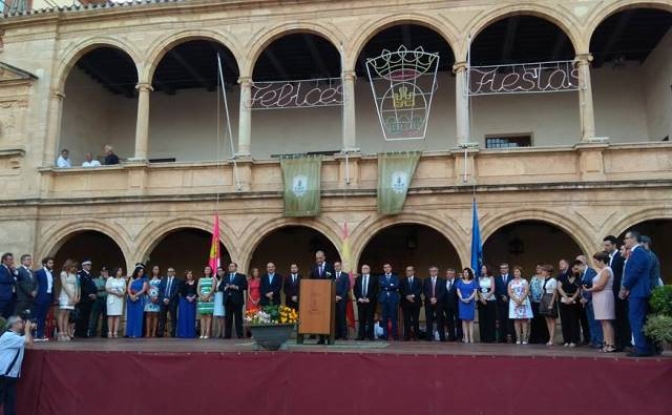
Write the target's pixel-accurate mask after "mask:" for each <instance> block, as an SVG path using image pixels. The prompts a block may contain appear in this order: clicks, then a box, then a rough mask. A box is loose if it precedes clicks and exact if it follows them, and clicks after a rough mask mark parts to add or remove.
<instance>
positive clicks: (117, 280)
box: [105, 267, 126, 339]
mask: <svg viewBox="0 0 672 415" xmlns="http://www.w3.org/2000/svg"><path fill="white" fill-rule="evenodd" d="M105 291H107V327H109V329H110V331H109V332H108V333H107V338H108V339H112V338H114V339H116V338H117V333H119V320H120V319H121V315H122V314H124V298H125V297H126V278H125V277H124V269H123V268H121V267H119V268H117V269H116V270H114V275H113V276H112V277H110V278H108V279H107V282H106V283H105Z"/></svg>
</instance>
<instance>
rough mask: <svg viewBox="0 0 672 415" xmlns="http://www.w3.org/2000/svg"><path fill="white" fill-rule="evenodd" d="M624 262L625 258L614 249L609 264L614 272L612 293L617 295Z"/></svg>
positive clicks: (621, 279)
mask: <svg viewBox="0 0 672 415" xmlns="http://www.w3.org/2000/svg"><path fill="white" fill-rule="evenodd" d="M624 264H625V258H623V257H622V256H621V254H620V253H619V252H618V251H616V252H614V255H613V256H612V257H611V260H610V261H609V264H608V265H609V266H610V267H611V270H612V271H613V272H614V295H615V296H618V291H619V290H620V289H621V281H623V265H624Z"/></svg>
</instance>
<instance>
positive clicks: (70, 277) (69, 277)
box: [58, 259, 81, 341]
mask: <svg viewBox="0 0 672 415" xmlns="http://www.w3.org/2000/svg"><path fill="white" fill-rule="evenodd" d="M80 295H81V291H80V288H79V282H78V280H77V262H75V261H73V260H72V259H68V260H66V261H65V263H64V264H63V270H62V271H61V293H60V294H59V296H58V308H59V309H60V313H59V314H58V340H60V341H69V340H70V339H71V338H72V336H71V334H70V312H71V311H72V310H74V309H75V305H76V304H77V303H78V302H79V298H80Z"/></svg>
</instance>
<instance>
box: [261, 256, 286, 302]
mask: <svg viewBox="0 0 672 415" xmlns="http://www.w3.org/2000/svg"><path fill="white" fill-rule="evenodd" d="M281 290H282V275H280V274H276V273H275V264H274V263H272V262H269V263H268V264H266V273H265V274H264V275H262V276H261V282H260V283H259V292H261V301H259V303H260V304H261V306H262V307H263V306H267V305H270V304H271V303H272V304H273V305H280V304H281V303H280V291H281Z"/></svg>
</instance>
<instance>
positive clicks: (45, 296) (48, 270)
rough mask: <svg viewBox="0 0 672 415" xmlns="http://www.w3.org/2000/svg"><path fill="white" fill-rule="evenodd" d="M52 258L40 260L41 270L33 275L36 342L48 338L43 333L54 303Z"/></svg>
mask: <svg viewBox="0 0 672 415" xmlns="http://www.w3.org/2000/svg"><path fill="white" fill-rule="evenodd" d="M53 269H54V258H51V257H47V258H44V259H43V260H42V268H41V269H39V270H37V272H36V273H35V280H36V281H37V295H36V296H35V318H36V319H37V333H36V336H35V340H36V341H47V340H49V336H48V334H47V333H45V332H44V330H45V326H46V322H47V314H49V309H50V308H51V305H52V304H53V303H54V274H53Z"/></svg>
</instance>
